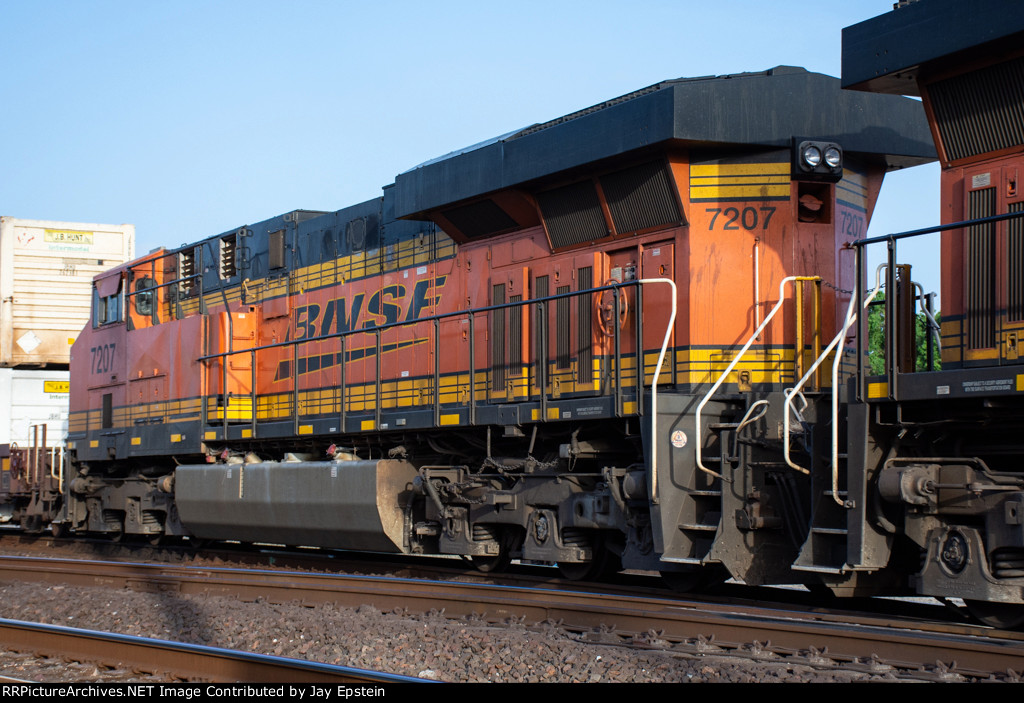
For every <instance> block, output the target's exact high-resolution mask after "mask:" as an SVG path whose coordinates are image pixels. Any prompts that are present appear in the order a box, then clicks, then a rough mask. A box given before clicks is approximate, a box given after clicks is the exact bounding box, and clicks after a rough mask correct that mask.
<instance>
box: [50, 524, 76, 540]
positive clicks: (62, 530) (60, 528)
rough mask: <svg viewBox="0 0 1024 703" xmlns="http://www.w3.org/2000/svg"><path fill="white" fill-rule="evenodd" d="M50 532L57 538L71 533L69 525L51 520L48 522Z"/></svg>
mask: <svg viewBox="0 0 1024 703" xmlns="http://www.w3.org/2000/svg"><path fill="white" fill-rule="evenodd" d="M50 534H52V535H53V536H54V537H56V538H57V539H62V538H64V537H67V536H68V535H69V534H71V527H70V526H68V523H66V522H51V523H50Z"/></svg>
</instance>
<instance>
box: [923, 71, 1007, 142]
mask: <svg viewBox="0 0 1024 703" xmlns="http://www.w3.org/2000/svg"><path fill="white" fill-rule="evenodd" d="M928 96H929V98H930V100H931V104H932V110H933V112H934V114H935V121H936V124H937V126H938V129H939V138H940V139H941V141H942V145H943V147H944V148H945V150H946V156H947V157H948V158H949V160H950V161H956V160H957V159H964V158H968V157H971V156H976V155H978V154H985V153H988V152H992V151H999V150H1001V149H1008V148H1011V147H1015V146H1019V145H1021V144H1024V57H1021V58H1017V59H1014V60H1012V61H1007V62H1005V63H1001V64H998V65H995V66H988V67H986V68H983V69H980V70H978V71H972V72H970V73H965V74H963V75H959V76H954V77H953V78H947V79H946V80H942V81H937V82H935V83H933V84H932V85H930V86H928Z"/></svg>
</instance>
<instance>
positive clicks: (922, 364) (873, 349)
mask: <svg viewBox="0 0 1024 703" xmlns="http://www.w3.org/2000/svg"><path fill="white" fill-rule="evenodd" d="M935 321H936V322H940V321H941V317H940V313H939V312H938V311H936V312H935ZM914 326H915V330H914V342H915V345H916V347H917V351H916V353H915V356H914V359H915V362H914V365H915V367H916V370H917V371H927V370H929V369H928V334H929V332H928V319H927V318H926V317H925V315H924V313H923V312H919V313H917V316H916V318H915V320H914ZM941 368H942V361H941V360H940V359H939V348H938V347H937V346H936V347H935V368H934V369H933V370H935V371H939V370H940V369H941ZM868 373H870V374H872V375H873V376H881V375H883V374H885V293H884V292H883V293H879V294H878V296H877V297H876V298H875V302H874V303H873V304H872V305H871V308H870V310H868Z"/></svg>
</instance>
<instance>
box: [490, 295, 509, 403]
mask: <svg viewBox="0 0 1024 703" xmlns="http://www.w3.org/2000/svg"><path fill="white" fill-rule="evenodd" d="M493 290H494V295H493V298H492V299H491V304H492V305H501V304H502V303H504V302H505V284H504V283H499V284H497V285H496V286H494V289H493ZM505 313H506V311H505V310H492V311H491V313H490V316H491V390H492V391H501V390H504V388H505V376H506V374H505Z"/></svg>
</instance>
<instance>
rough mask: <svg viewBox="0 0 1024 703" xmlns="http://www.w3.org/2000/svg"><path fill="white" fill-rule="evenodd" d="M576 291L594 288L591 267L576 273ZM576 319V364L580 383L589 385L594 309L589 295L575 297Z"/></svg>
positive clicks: (592, 356)
mask: <svg viewBox="0 0 1024 703" xmlns="http://www.w3.org/2000/svg"><path fill="white" fill-rule="evenodd" d="M576 283H577V286H576V290H587V289H588V288H593V287H594V269H593V267H592V266H584V267H583V268H581V269H579V270H578V271H577V272H576ZM576 303H577V309H576V313H577V318H576V332H577V337H576V343H577V345H578V352H577V354H576V363H577V365H578V367H579V381H580V383H589V382H590V380H591V375H592V374H593V371H592V369H593V359H594V350H593V328H592V325H593V314H594V312H593V311H594V307H593V303H592V300H591V296H589V295H580V296H577V297H576Z"/></svg>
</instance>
